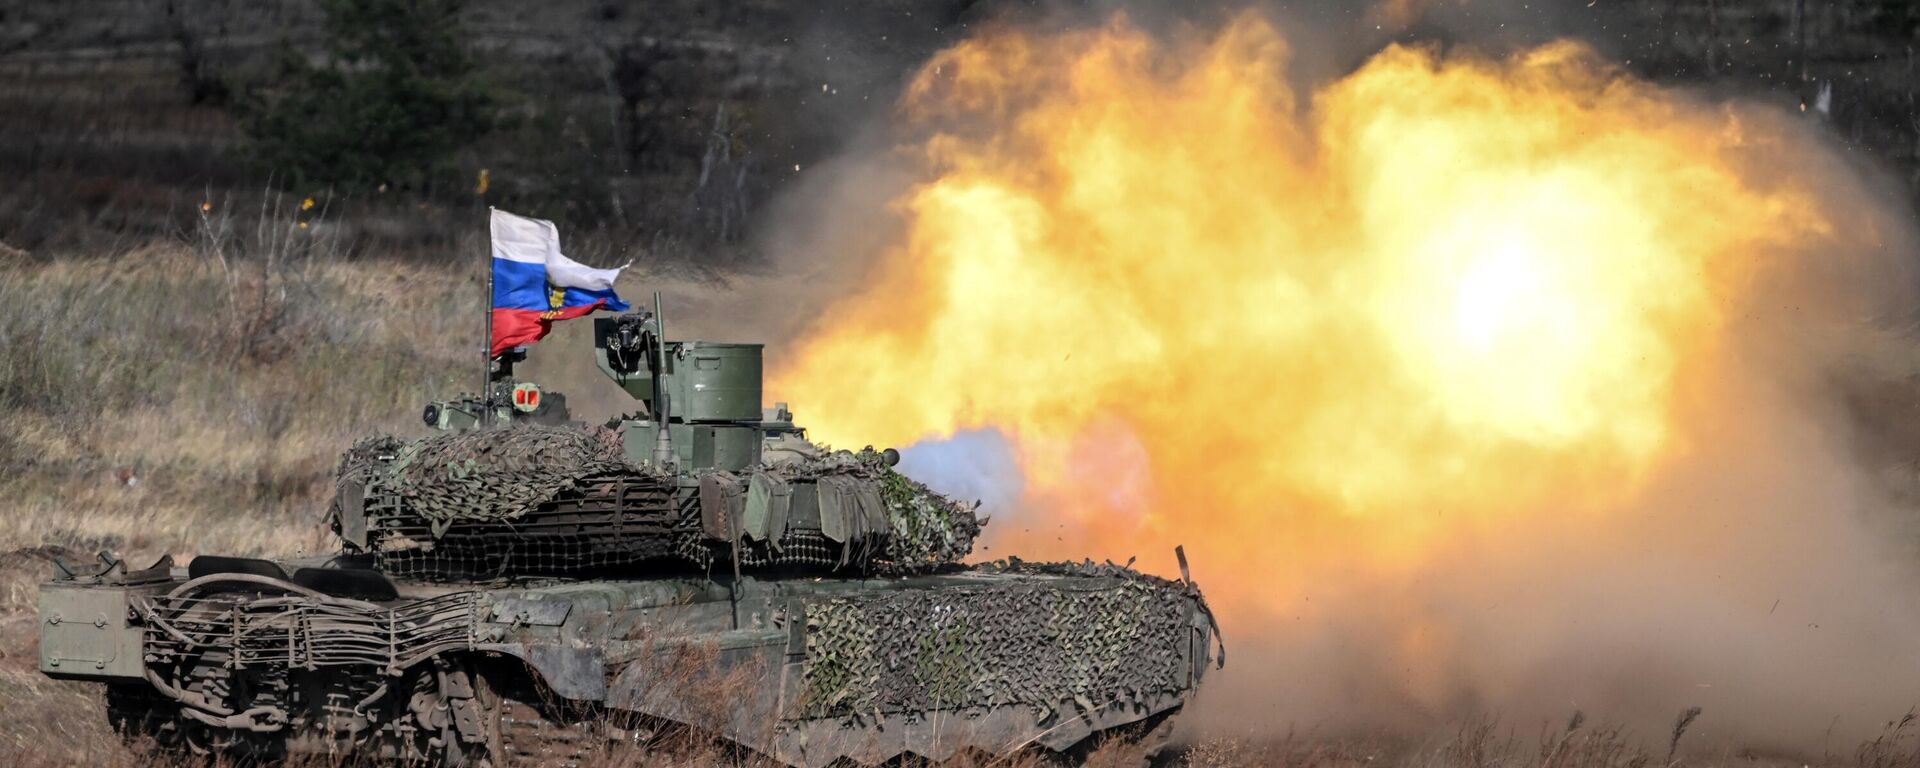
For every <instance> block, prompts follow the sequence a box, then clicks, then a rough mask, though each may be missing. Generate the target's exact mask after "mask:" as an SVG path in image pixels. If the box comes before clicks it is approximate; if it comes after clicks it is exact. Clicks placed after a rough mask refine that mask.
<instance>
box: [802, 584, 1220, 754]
mask: <svg viewBox="0 0 1920 768" xmlns="http://www.w3.org/2000/svg"><path fill="white" fill-rule="evenodd" d="M982 570H986V571H990V572H998V573H1003V574H1038V573H1052V574H1061V575H1074V576H1098V577H1106V578H1109V579H1110V581H1107V582H1105V583H1104V584H1102V585H1100V586H1088V587H1085V588H1077V589H1076V588H1063V587H1062V586H1061V585H1060V584H1058V583H1057V582H1052V581H1050V580H1039V579H1036V580H1021V581H1016V582H1014V583H1000V584H986V583H983V584H981V585H979V586H977V587H976V586H954V587H944V588H941V589H939V590H907V591H898V592H887V593H874V594H866V595H860V596H851V597H845V598H837V599H834V600H828V601H821V602H816V603H812V604H809V605H808V606H807V612H806V622H807V635H806V637H807V662H806V668H805V670H804V673H803V674H804V681H805V689H806V696H807V698H806V700H805V707H804V711H805V713H806V716H808V717H854V718H859V717H866V716H869V715H878V714H880V713H892V712H917V711H930V710H940V709H965V708H969V707H996V706H1007V705H1014V704H1022V703H1025V704H1028V705H1033V706H1048V705H1058V704H1066V703H1068V702H1071V704H1070V705H1069V706H1074V705H1077V706H1078V707H1080V708H1081V709H1082V710H1085V711H1093V710H1097V709H1100V708H1103V707H1110V706H1124V705H1139V704H1142V703H1144V702H1146V701H1148V700H1149V699H1151V698H1152V697H1154V696H1157V695H1161V694H1173V695H1178V694H1179V693H1181V692H1182V691H1186V690H1188V689H1190V688H1191V687H1192V685H1193V682H1194V675H1195V666H1196V662H1195V658H1196V655H1197V654H1204V653H1205V652H1206V651H1207V648H1206V647H1205V646H1204V645H1198V644H1199V643H1200V642H1201V641H1202V638H1201V636H1200V635H1199V634H1198V628H1199V626H1200V624H1198V623H1197V622H1198V621H1205V620H1204V619H1201V618H1200V616H1199V615H1197V614H1195V613H1194V611H1195V610H1196V609H1197V610H1198V611H1199V612H1201V613H1204V612H1205V611H1206V608H1205V604H1204V603H1203V602H1201V601H1200V598H1199V594H1198V592H1197V591H1196V590H1194V589H1192V588H1191V587H1189V586H1187V585H1186V584H1183V583H1181V582H1175V581H1168V580H1165V579H1159V578H1155V577H1152V576H1146V575H1143V574H1140V573H1138V572H1136V571H1133V570H1130V569H1127V568H1124V567H1121V566H1114V565H1110V564H1109V565H1104V566H1096V565H1093V564H1091V563H1088V564H1084V565H1076V564H1066V565H1053V566H1032V565H1027V564H1022V563H1018V562H1017V561H1016V562H1015V563H1013V564H1011V565H1009V564H1004V563H1002V564H989V565H987V566H983V567H982Z"/></svg>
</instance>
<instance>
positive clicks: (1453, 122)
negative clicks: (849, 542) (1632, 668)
mask: <svg viewBox="0 0 1920 768" xmlns="http://www.w3.org/2000/svg"><path fill="white" fill-rule="evenodd" d="M1287 66H1288V45H1287V42H1286V40H1285V39H1283V37H1282V35H1281V34H1280V33H1279V32H1278V31H1277V30H1276V29H1275V28H1274V27H1273V26H1271V25H1270V24H1268V23H1267V22H1265V21H1263V20H1262V19H1261V18H1260V17H1259V16H1256V15H1246V16H1241V17H1239V18H1237V19H1235V20H1233V21H1232V22H1231V23H1229V24H1226V25H1225V26H1224V27H1223V28H1221V30H1220V31H1219V32H1218V33H1217V34H1214V35H1211V36H1203V37H1198V38H1192V39H1188V40H1185V41H1175V42H1168V41H1166V40H1163V39H1161V38H1158V37H1155V36H1153V35H1149V34H1148V33H1146V32H1143V31H1142V30H1140V29H1138V28H1136V27H1134V26H1133V25H1131V24H1130V23H1129V22H1128V21H1127V20H1126V19H1125V18H1124V17H1121V18H1117V19H1115V20H1114V21H1112V22H1111V23H1109V24H1107V25H1105V26H1103V27H1100V28H1097V29H1083V30H1078V31H1071V32H1064V33H1051V34H1039V33H1028V32H1022V31H1019V30H1015V29H1004V30H1000V31H997V32H992V33H987V34H984V35H981V36H978V37H976V38H974V39H972V40H969V41H967V42H964V43H961V44H959V45H957V46H955V47H953V48H951V49H948V50H946V51H944V52H942V53H940V54H939V55H937V56H936V57H935V58H934V59H932V60H931V61H930V62H929V63H928V64H927V65H926V66H925V67H924V68H923V69H922V70H921V71H920V72H919V73H918V75H917V77H915V78H914V79H913V80H912V82H911V84H910V86H909V88H908V89H907V91H906V93H905V95H904V96H903V98H902V102H901V105H900V110H899V115H900V120H901V121H902V123H903V124H905V125H906V126H907V127H908V129H907V131H906V133H907V134H908V135H914V136H917V137H919V138H917V139H916V140H915V141H914V142H913V143H912V144H911V145H909V147H908V151H910V152H912V153H913V156H914V157H915V158H916V167H917V168H918V170H919V173H920V179H919V181H918V183H916V184H914V185H913V186H912V187H911V188H910V189H909V190H908V191H907V192H906V193H905V194H904V195H903V196H902V197H901V198H900V199H898V200H897V201H896V203H895V213H896V214H897V215H898V216H900V217H901V218H902V220H903V221H904V223H905V224H906V227H905V232H906V235H905V236H904V238H903V239H902V240H901V241H900V242H898V243H896V244H894V245H893V246H892V248H891V250H890V251H889V252H888V253H887V254H885V255H884V257H883V258H882V259H881V261H880V264H879V266H878V268H877V269H875V270H874V272H873V273H872V276H871V278H870V279H869V280H868V282H867V284H866V285H864V286H863V288H862V289H861V290H859V291H858V292H856V293H854V294H853V295H850V296H847V297H845V298H843V299H842V300H840V301H839V303H838V304H837V305H835V306H833V307H830V308H829V309H828V311H827V312H826V313H824V317H825V318H827V319H826V320H824V321H822V323H821V325H820V326H819V327H817V328H815V329H814V330H813V332H812V333H811V334H809V336H808V338H809V341H808V342H807V343H806V344H805V346H804V347H803V348H802V349H801V350H800V352H799V353H798V354H797V355H796V356H795V357H794V358H793V359H791V360H789V361H787V364H786V365H784V366H783V367H781V368H780V369H779V370H778V371H777V372H776V375H775V377H774V380H773V382H772V389H773V390H774V391H775V393H776V394H777V395H778V396H780V397H782V398H783V399H786V400H789V401H791V402H793V403H794V404H795V405H796V408H797V409H798V410H799V412H800V415H801V417H802V418H803V419H804V420H805V421H806V422H807V423H809V424H810V425H811V427H812V429H813V431H814V433H815V435H816V436H817V437H820V438H823V439H825V440H826V441H828V442H837V443H844V444H852V445H860V444H868V443H872V444H883V443H886V444H908V443H912V442H914V441H918V440H924V439H929V438H934V439H937V438H940V437H943V436H946V435H950V434H953V433H954V432H956V431H959V430H969V429H980V428H991V429H996V430H999V431H1000V432H1001V433H1002V434H1004V435H1005V436H1006V437H1007V438H1008V440H1009V441H1010V443H1011V444H1012V446H1013V448H1014V450H1015V452H1016V454H1017V457H1018V460H1019V464H1020V466H1021V468H1022V471H1023V473H1024V475H1025V485H1024V488H1025V491H1024V492H1025V495H1026V497H1027V498H1026V500H1025V501H1024V502H1023V504H1022V505H1021V507H1022V508H1021V509H1020V510H1017V511H1014V512H1011V513H1009V514H1007V515H1004V516H1003V517H1002V520H1003V522H1002V524H1001V530H1000V532H999V534H998V535H999V536H1000V538H999V542H1000V543H1002V544H1004V545H1008V547H1009V548H1011V549H1014V550H1015V551H1019V552H1021V553H1022V554H1036V555H1043V556H1044V555H1053V556H1070V557H1079V556H1081V555H1092V556H1112V557H1116V558H1125V557H1126V556H1128V555H1129V554H1136V553H1138V554H1149V555H1158V554H1159V553H1160V552H1161V551H1163V550H1165V549H1167V548H1169V547H1170V544H1171V543H1172V542H1184V543H1185V544H1186V545H1187V547H1188V548H1189V549H1191V550H1197V551H1203V552H1205V553H1206V556H1207V557H1208V558H1210V560H1211V562H1213V563H1215V565H1214V567H1213V570H1214V571H1215V572H1217V573H1221V574H1222V579H1223V582H1216V583H1211V584H1209V586H1210V587H1213V588H1215V590H1216V591H1224V592H1226V595H1225V598H1224V599H1226V600H1229V601H1232V602H1235V603H1239V604H1245V605H1246V606H1248V607H1251V608H1254V609H1258V608H1260V607H1261V606H1263V605H1265V606H1269V607H1270V606H1272V605H1276V604H1278V603H1279V602H1282V601H1284V599H1285V598H1287V597H1289V596H1290V595H1291V594H1292V593H1293V592H1294V591H1296V590H1297V589H1298V587H1297V586H1289V585H1291V584H1297V583H1298V581H1299V580H1289V579H1287V578H1284V574H1285V573H1286V572H1288V571H1289V570H1291V571H1293V572H1295V573H1303V574H1304V573H1308V572H1315V571H1317V572H1324V570H1325V568H1327V567H1329V565H1328V564H1329V563H1338V564H1339V566H1340V567H1342V568H1348V569H1353V570H1356V571H1373V572H1402V571H1407V570H1410V569H1417V568H1419V567H1420V565H1421V563H1423V562H1424V561H1425V559H1426V558H1428V557H1430V556H1431V555H1430V552H1431V551H1432V550H1433V546H1432V544H1433V542H1435V541H1436V540H1439V539H1442V538H1444V537H1447V536H1449V535H1455V534H1458V533H1459V532H1460V531H1461V530H1463V526H1467V525H1473V526H1477V528H1476V530H1483V529H1485V527H1486V526H1489V525H1492V526H1497V525H1499V524H1500V523H1501V522H1502V521H1507V520H1514V519H1520V518H1524V517H1527V516H1534V515H1542V514H1553V515H1574V516H1580V515H1595V516H1604V515H1607V514H1611V513H1613V511H1614V510H1617V509H1618V508H1620V507H1621V506H1622V505H1624V504H1626V503H1628V502H1629V501H1630V500H1631V499H1632V498H1633V497H1634V496H1635V494H1636V493H1638V492H1639V491H1640V489H1641V488H1642V487H1643V485H1644V483H1645V482H1646V481H1647V478H1648V477H1650V476H1651V475H1652V474H1653V473H1655V471H1656V470H1657V469H1658V468H1659V467H1660V466H1662V465H1663V464H1664V463H1666V462H1671V461H1673V460H1674V459H1675V457H1677V456H1681V455H1685V454H1686V453H1687V452H1688V451H1689V450H1690V447H1691V446H1692V445H1693V444H1694V442H1695V441H1696V440H1698V439H1699V437H1698V436H1697V435H1694V434H1691V433H1690V432H1689V430H1688V429H1687V428H1686V426H1685V425H1686V423H1687V422H1686V420H1685V419H1684V418H1683V417H1682V413H1681V411H1682V410H1684V408H1686V407H1688V406H1687V403H1692V402H1698V401H1701V400H1702V399H1705V400H1710V399H1711V398H1710V397H1703V396H1701V395H1700V394H1699V391H1700V390H1701V388H1702V387H1708V388H1710V387H1711V383H1712V382H1713V381H1716V380H1717V377H1720V376H1723V375H1724V372H1723V371H1721V370H1720V361H1721V360H1723V359H1724V358H1725V354H1724V353H1723V352H1722V351H1721V350H1722V348H1723V347H1724V344H1725V342H1726V337H1727V334H1728V331H1727V328H1728V322H1729V314H1730V313H1732V312H1735V311H1737V308H1738V307H1739V306H1740V302H1741V301H1742V300H1743V296H1744V295H1745V293H1746V291H1747V290H1748V286H1749V285H1750V284H1751V283H1752V281H1753V279H1754V278H1753V275H1754V274H1755V272H1756V270H1757V268H1758V267H1759V266H1760V264H1759V260H1760V258H1761V255H1762V254H1767V253H1772V252H1775V251H1777V250H1778V247H1779V245H1780V244H1781V243H1790V242H1802V241H1805V240H1808V239H1812V238H1818V237H1819V236H1820V235H1821V233H1823V232H1824V231H1825V230H1826V229H1827V228H1828V227H1829V226H1830V224H1829V222H1828V220H1827V218H1826V211H1825V210H1823V207H1822V204H1821V203H1820V201H1819V200H1818V199H1817V196H1816V195H1814V194H1813V193H1812V192H1811V191H1810V190H1808V189H1804V188H1802V187H1800V186H1797V182H1795V181H1793V180H1792V179H1778V180H1764V179H1761V180H1757V179H1759V177H1758V176H1757V175H1756V174H1753V173H1750V172H1749V171H1748V169H1749V167H1750V166H1751V165H1752V164H1753V162H1754V160H1755V158H1756V157H1759V156H1763V155H1764V154H1765V153H1768V152H1774V151H1778V145H1779V142H1780V141H1782V139H1781V138H1780V137H1778V136H1774V135H1770V134H1768V133H1767V129H1764V128H1760V127H1756V126H1754V125H1748V124H1745V122H1744V121H1743V120H1742V116H1741V113H1740V112H1739V111H1737V110H1735V109H1731V108H1725V107H1712V106H1705V105H1701V104H1698V103H1695V102H1692V101H1689V100H1687V99H1685V98H1682V97H1680V96H1676V95H1673V94H1670V93H1667V92H1664V91H1662V90H1660V89H1657V88H1655V87H1653V86H1651V85H1649V84H1646V83H1644V82H1641V81H1638V80H1636V79H1634V78H1632V77H1630V76H1627V75H1625V74H1623V73H1621V72H1619V71H1617V70H1616V69H1614V68H1612V67H1610V66H1609V65H1607V64H1606V63H1605V62H1603V61H1601V60H1600V59H1599V58H1598V57H1597V56H1596V55H1595V54H1593V53H1591V52H1590V51H1589V50H1587V49H1586V48H1584V47H1582V46H1581V45H1578V44H1575V43H1557V44H1552V45H1548V46H1545V47H1542V48H1538V49H1535V50H1530V51H1525V52H1522V53H1519V54H1516V55H1513V56H1510V57H1506V58H1490V57H1485V56H1480V55H1475V54H1471V53H1450V54H1443V53H1442V52H1441V51H1439V50H1438V49H1437V48H1432V47H1419V46H1413V47H1408V46H1395V47H1389V48H1387V49H1385V50H1383V51H1381V52H1380V53H1378V54H1377V55H1375V56H1373V57H1372V58H1371V60H1369V61H1367V62H1365V63H1364V64H1363V65H1361V66H1360V67H1358V68H1357V69H1356V70H1355V71H1354V72H1352V73H1351V74H1349V75H1347V76H1345V77H1343V78H1341V79H1339V80H1337V81H1335V82H1331V83H1328V84H1326V85H1324V86H1322V87H1319V88H1318V89H1316V90H1314V91H1313V92H1312V93H1310V94H1306V95H1305V96H1304V97H1303V96H1302V95H1301V94H1296V93H1295V92H1294V90H1293V89H1292V87H1291V86H1290V85H1289V81H1288V79H1287ZM1690 393H1691V394H1690ZM1149 562H1153V561H1149ZM1250 569H1259V570H1260V572H1262V573H1265V574H1274V573H1275V572H1276V569H1278V572H1279V573H1278V575H1276V576H1273V577H1263V578H1260V579H1238V578H1235V577H1234V576H1233V574H1237V573H1243V572H1248V571H1249V570H1250Z"/></svg>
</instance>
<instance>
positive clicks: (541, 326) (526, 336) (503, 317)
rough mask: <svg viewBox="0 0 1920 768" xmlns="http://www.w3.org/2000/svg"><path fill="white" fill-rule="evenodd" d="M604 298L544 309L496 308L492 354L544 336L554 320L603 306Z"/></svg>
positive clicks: (578, 315)
mask: <svg viewBox="0 0 1920 768" xmlns="http://www.w3.org/2000/svg"><path fill="white" fill-rule="evenodd" d="M605 303H606V302H605V301H604V300H603V301H596V302H594V303H592V304H582V305H580V306H577V307H566V308H564V309H550V310H547V311H545V312H541V311H539V310H533V309H496V310H493V343H492V345H491V349H492V351H491V352H490V354H493V355H499V354H500V353H502V352H505V351H507V350H509V349H512V348H514V347H524V346H526V345H528V344H532V343H534V342H536V341H539V340H541V339H543V338H546V336H547V332H548V331H550V330H553V321H555V320H572V319H574V318H576V317H581V316H583V315H586V314H588V313H590V312H592V311H594V310H596V309H599V308H600V305H601V304H605Z"/></svg>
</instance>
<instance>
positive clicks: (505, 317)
mask: <svg viewBox="0 0 1920 768" xmlns="http://www.w3.org/2000/svg"><path fill="white" fill-rule="evenodd" d="M492 228H493V345H492V354H494V355H499V354H500V353H501V352H505V351H507V350H509V349H512V348H514V347H520V346H525V345H528V344H532V343H534V342H536V341H539V340H540V339H541V337H544V336H546V335H547V331H548V330H549V329H551V328H552V327H553V321H555V320H570V319H572V318H576V317H579V316H581V315H584V314H587V313H589V312H592V311H594V310H596V309H605V310H610V311H613V312H624V311H626V309H627V303H626V302H624V301H621V300H620V297H619V296H616V295H614V293H613V281H614V279H615V278H618V277H619V276H620V270H622V269H625V268H626V267H616V268H614V269H594V268H593V267H589V266H587V265H585V264H581V263H580V262H577V261H574V260H573V259H569V258H567V257H566V256H563V255H561V254H560V230H559V229H557V228H555V227H554V226H553V222H551V221H546V220H543V219H529V218H526V217H524V216H515V215H513V214H511V213H507V212H506V211H500V210H496V211H494V212H493V224H492Z"/></svg>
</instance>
